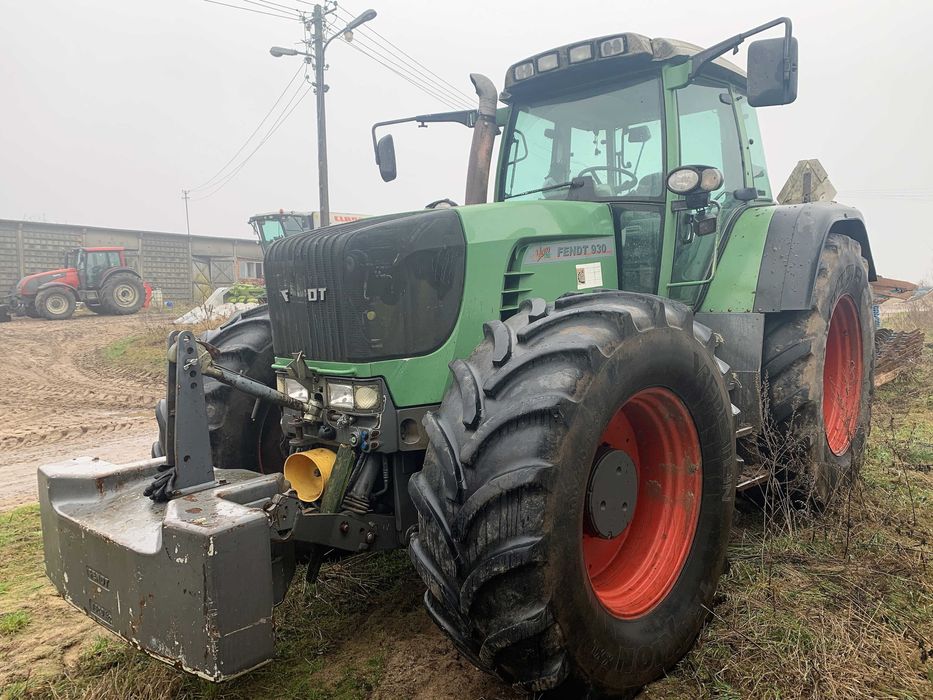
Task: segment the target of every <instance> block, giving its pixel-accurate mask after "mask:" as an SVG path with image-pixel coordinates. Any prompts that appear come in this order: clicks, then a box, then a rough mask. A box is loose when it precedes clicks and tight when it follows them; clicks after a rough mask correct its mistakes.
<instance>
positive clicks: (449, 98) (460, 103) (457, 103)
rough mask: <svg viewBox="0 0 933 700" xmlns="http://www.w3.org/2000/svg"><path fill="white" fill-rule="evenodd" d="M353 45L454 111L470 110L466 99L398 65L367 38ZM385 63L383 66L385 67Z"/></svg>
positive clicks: (414, 69) (470, 104)
mask: <svg viewBox="0 0 933 700" xmlns="http://www.w3.org/2000/svg"><path fill="white" fill-rule="evenodd" d="M355 44H358V45H359V46H360V47H362V48H365V49H367V50H368V51H369V52H371V53H373V54H376V55H377V56H378V57H379V58H381V59H382V60H383V61H385V63H388V64H389V65H388V66H386V67H387V68H390V69H391V68H395V69H397V71H396V72H398V71H401V72H402V73H405V74H406V75H407V76H408V77H409V78H411V80H413V81H415V82H418V83H421V84H423V85H425V86H426V87H428V88H429V89H430V90H431V91H432V92H433V93H436V94H437V95H440V96H442V97H443V98H444V99H443V101H444V102H446V103H447V104H448V105H452V106H453V107H454V109H471V108H472V107H473V104H472V103H471V102H468V101H467V100H466V99H464V98H462V97H460V96H459V95H456V94H454V93H453V92H451V91H450V90H447V89H446V88H444V86H443V85H440V84H439V83H437V82H436V81H433V80H431V78H429V77H428V76H426V75H425V74H424V73H422V72H420V71H418V69H417V68H412V67H410V65H409V64H406V63H399V62H398V61H397V60H395V59H394V57H392V56H389V55H386V54H385V53H383V52H382V51H381V47H380V46H379V45H378V44H375V43H373V42H372V40H370V39H368V38H367V37H364V36H361V37H354V39H353V41H352V42H350V45H351V46H353V45H355ZM385 63H384V64H383V65H385Z"/></svg>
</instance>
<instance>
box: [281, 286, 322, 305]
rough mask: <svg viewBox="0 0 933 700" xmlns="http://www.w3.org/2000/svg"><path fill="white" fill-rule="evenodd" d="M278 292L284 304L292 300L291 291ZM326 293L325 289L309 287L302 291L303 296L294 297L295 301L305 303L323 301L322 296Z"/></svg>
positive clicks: (282, 290)
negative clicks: (298, 300)
mask: <svg viewBox="0 0 933 700" xmlns="http://www.w3.org/2000/svg"><path fill="white" fill-rule="evenodd" d="M279 292H280V293H281V295H282V298H283V299H284V300H285V303H286V304H287V303H289V302H290V301H291V300H292V291H291V290H290V289H280V290H279ZM326 293H327V287H309V288H308V289H305V290H304V293H303V294H295V295H294V296H295V298H296V299H304V300H306V301H324V295H325V294H326Z"/></svg>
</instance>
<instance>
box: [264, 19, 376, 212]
mask: <svg viewBox="0 0 933 700" xmlns="http://www.w3.org/2000/svg"><path fill="white" fill-rule="evenodd" d="M328 6H329V9H328ZM335 9H336V3H333V4H331V3H327V4H325V5H319V4H318V5H315V6H314V11H313V12H312V13H311V19H308V18H307V16H306V15H304V14H302V16H301V19H302V21H303V22H304V27H305V30H306V31H307V32H308V34H306V35H305V40H304V44H305V47H306V48H307V51H298V50H297V49H289V48H283V47H281V46H273V47H272V48H271V49H269V53H270V54H272V55H273V56H275V57H276V58H281V57H282V56H304V61H305V63H310V64H313V65H314V83H313V84H312V87H313V88H314V94H315V96H316V97H317V110H316V111H317V172H318V188H319V195H318V196H319V198H320V210H321V226H327V225H328V224H330V195H329V190H328V187H327V123H326V118H325V116H324V93H326V92H327V85H326V84H325V83H324V70H325V69H326V68H327V64H326V63H325V62H324V52H325V51H326V50H327V47H328V45H329V44H330V42H332V41H333V40H334V39H336V38H337V37H338V36H341V35H344V36H346V37H347V40H348V41H349V40H350V38H352V36H353V30H354V29H355V28H356V27H359V26H360V25H361V24H364V23H366V22H369V21H370V20H371V19H373V18H375V16H376V11H375V10H366V11H365V12H363V13H362V14H361V15H359V16H358V17H355V18H354V19H352V20H350V22H348V23H347V26H345V27H344V28H343V29H341V30H340V31H339V32H334V33H332V34H331V35H330V36H329V37H327V36H325V35H324V33H325V22H324V20H325V18H326V16H327V15H329V14H331V13H332V12H334V10H335Z"/></svg>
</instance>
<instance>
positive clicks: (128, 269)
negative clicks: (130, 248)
mask: <svg viewBox="0 0 933 700" xmlns="http://www.w3.org/2000/svg"><path fill="white" fill-rule="evenodd" d="M118 272H128V273H130V274H131V275H133V276H134V277H138V278H139V279H142V276H141V275H140V274H139V273H138V272H136V270H134V269H133V268H132V267H111V268H109V269H107V270H106V271H105V272H104V274H102V275H101V276H100V283H99V284H98V285H97V286H98V287H103V286H104V282H106V281H107V279H108V278H109V277H110V276H111V275H115V274H117V273H118Z"/></svg>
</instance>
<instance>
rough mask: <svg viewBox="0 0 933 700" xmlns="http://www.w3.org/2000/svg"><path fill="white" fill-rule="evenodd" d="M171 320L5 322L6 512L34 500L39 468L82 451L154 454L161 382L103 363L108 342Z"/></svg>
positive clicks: (117, 458)
mask: <svg viewBox="0 0 933 700" xmlns="http://www.w3.org/2000/svg"><path fill="white" fill-rule="evenodd" d="M164 321H165V319H164V318H163V317H161V316H158V315H155V314H145V313H144V314H136V315H134V316H124V317H120V316H116V317H115V316H96V315H94V314H91V313H87V314H81V315H77V316H75V317H74V318H72V319H70V320H68V321H46V320H44V319H32V318H17V319H15V320H14V321H13V322H11V323H3V324H0V342H2V343H3V347H4V352H5V355H6V358H7V359H6V361H5V363H4V367H3V383H4V390H3V391H2V392H0V511H2V510H6V509H9V508H11V507H13V506H16V505H20V504H23V503H28V502H31V501H35V500H36V467H38V466H39V464H42V463H44V462H52V461H56V460H58V459H60V458H61V459H70V458H72V457H77V456H80V455H92V456H98V457H100V458H101V459H106V460H109V461H114V462H127V461H131V460H134V459H140V458H143V457H148V456H149V447H150V445H151V444H152V441H153V440H154V439H155V438H154V436H153V433H154V426H155V422H154V419H153V417H152V409H153V406H154V405H155V402H156V401H157V400H158V398H159V396H161V394H162V392H163V385H162V384H161V383H153V382H152V380H151V379H150V378H148V377H139V376H136V375H134V374H133V373H132V372H130V371H119V370H118V371H116V372H115V371H114V370H113V368H112V367H110V366H102V365H101V362H100V352H101V351H102V349H103V348H105V347H106V346H107V345H108V344H109V343H111V342H113V341H114V340H117V339H119V338H123V337H126V336H127V335H131V334H133V333H135V332H143V331H145V330H146V329H147V328H149V327H151V326H152V325H154V324H157V323H161V322H164Z"/></svg>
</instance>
